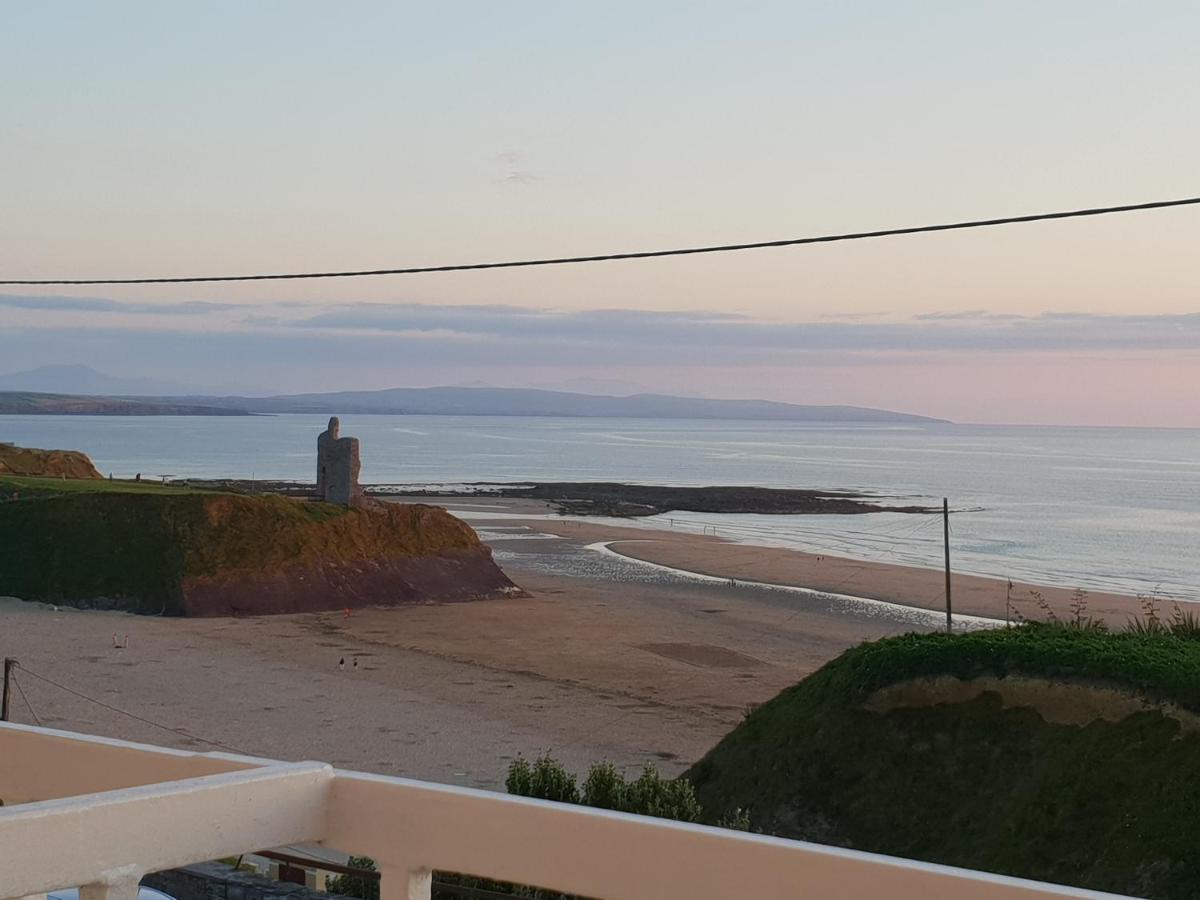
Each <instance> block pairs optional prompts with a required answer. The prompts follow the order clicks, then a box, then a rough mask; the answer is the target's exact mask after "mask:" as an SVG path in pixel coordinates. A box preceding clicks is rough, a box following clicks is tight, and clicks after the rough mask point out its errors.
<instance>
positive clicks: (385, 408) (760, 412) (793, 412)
mask: <svg viewBox="0 0 1200 900" xmlns="http://www.w3.org/2000/svg"><path fill="white" fill-rule="evenodd" d="M175 399H177V400H180V401H184V400H186V401H189V402H197V403H204V404H206V405H213V406H226V407H235V408H238V409H243V410H246V411H248V412H260V413H288V412H291V413H299V412H306V413H329V414H330V415H335V414H356V413H357V414H363V413H388V414H397V415H456V416H583V417H588V418H592V417H597V418H598V417H611V418H647V419H767V420H775V421H789V422H863V423H867V422H873V423H879V422H939V421H944V420H941V419H933V418H929V417H927V416H917V415H911V414H908V413H900V412H892V411H890V410H883V409H871V408H868V407H860V406H802V405H799V404H795V403H779V402H775V401H771V400H708V399H703V398H699V397H674V396H670V395H667V394H634V395H632V396H628V397H614V396H603V395H595V394H576V393H569V392H566V391H543V390H532V389H525V388H475V387H432V388H391V389H388V390H382V391H339V392H336V393H328V394H292V395H285V396H278V397H265V398H261V399H259V398H246V397H186V398H175Z"/></svg>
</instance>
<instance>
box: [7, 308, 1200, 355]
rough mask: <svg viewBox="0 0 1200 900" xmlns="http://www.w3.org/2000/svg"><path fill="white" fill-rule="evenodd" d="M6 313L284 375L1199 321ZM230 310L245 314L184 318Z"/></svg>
mask: <svg viewBox="0 0 1200 900" xmlns="http://www.w3.org/2000/svg"><path fill="white" fill-rule="evenodd" d="M3 305H8V306H11V307H18V308H22V309H36V310H46V309H49V310H56V311H63V310H66V311H74V312H79V313H100V314H102V316H103V315H104V314H108V313H112V312H126V313H129V312H132V313H136V314H151V313H153V314H156V315H163V314H165V315H177V316H179V319H178V321H179V327H178V328H157V327H156V328H147V327H144V326H142V325H140V324H138V325H135V324H134V323H133V322H130V323H122V324H120V325H115V324H108V325H106V324H105V322H104V320H103V318H100V319H99V320H97V319H96V318H95V317H93V320H92V321H90V322H89V323H88V325H87V327H86V328H83V327H80V325H79V324H78V322H77V321H76V317H71V318H72V321H71V322H70V324H68V323H67V322H66V321H64V320H63V319H62V318H61V317H60V316H58V315H57V314H56V315H55V316H54V317H53V318H49V317H48V318H47V319H46V321H45V322H44V323H37V324H34V323H30V322H26V323H23V324H15V323H11V322H10V323H4V324H0V330H2V331H4V332H5V333H6V334H7V337H6V338H5V340H4V341H3V342H0V355H3V352H4V350H5V347H4V345H6V344H12V342H13V341H21V340H27V339H32V337H33V336H34V335H37V337H38V340H39V342H40V343H41V346H43V347H46V346H49V345H52V344H53V343H54V341H55V340H57V341H59V342H61V343H62V344H63V345H64V346H65V345H67V344H68V343H71V344H74V343H78V342H79V341H81V340H82V341H84V342H85V343H86V341H87V340H92V341H95V340H100V336H101V334H103V335H104V340H105V341H107V342H109V344H110V345H111V346H113V347H116V346H117V345H118V344H119V343H121V342H122V341H123V342H124V344H125V346H126V347H128V348H130V349H129V352H130V353H137V354H142V353H145V352H147V348H148V347H149V346H150V345H155V343H156V342H157V345H156V346H155V349H156V350H157V348H158V347H168V346H171V347H175V348H176V350H174V351H173V352H180V353H185V354H187V355H195V354H197V353H199V354H204V353H210V352H211V353H213V354H217V355H221V354H228V355H229V356H230V357H231V358H242V357H244V356H249V357H257V356H258V355H259V354H260V353H261V354H262V355H263V356H264V358H266V357H269V358H271V359H273V360H275V361H276V362H278V363H283V362H285V361H286V360H287V359H288V357H289V356H291V357H292V358H293V359H303V358H307V357H309V356H311V357H312V358H313V359H314V360H319V359H327V360H338V361H341V362H344V363H346V364H353V363H354V362H355V360H357V359H360V358H361V359H363V360H364V361H365V360H367V359H375V360H386V359H392V360H394V361H396V362H397V364H399V363H401V362H410V361H411V362H420V361H426V362H433V361H436V362H439V363H444V364H447V365H458V364H462V365H472V364H495V365H510V364H513V363H515V362H517V361H522V360H523V361H526V362H528V361H532V360H539V361H544V362H547V363H551V362H554V363H558V364H563V365H585V364H586V365H593V366H595V365H600V366H609V365H654V366H658V365H677V364H678V365H687V366H695V367H716V366H723V365H734V366H753V365H794V364H802V365H811V366H827V365H846V364H861V365H880V364H888V365H902V364H905V363H909V364H916V363H921V364H928V363H929V362H930V361H931V360H933V359H936V358H937V357H938V356H939V355H942V354H970V355H979V354H1003V353H1026V352H1048V353H1108V352H1126V351H1136V352H1144V353H1145V352H1149V353H1158V352H1163V351H1172V352H1175V353H1193V354H1195V353H1197V352H1200V313H1188V314H1174V315H1100V314H1093V313H1075V312H1047V313H1044V314H1042V315H1038V316H1017V315H1012V314H1007V313H994V312H990V311H987V310H970V311H966V312H936V311H935V312H928V313H924V314H922V315H919V316H914V317H911V318H908V319H904V320H900V321H889V320H886V319H882V318H876V317H873V318H869V319H859V318H845V319H838V318H820V319H817V320H816V321H810V322H779V321H769V320H765V319H761V318H754V317H751V316H748V315H743V314H739V313H731V312H711V311H707V310H673V311H672V310H668V311H663V310H657V311H655V310H636V309H626V308H620V307H613V308H607V309H592V310H561V309H546V308H538V307H530V306H520V305H514V304H500V303H493V304H470V305H468V304H446V305H439V304H427V303H409V302H405V303H393V304H385V303H354V304H342V305H338V306H336V307H329V306H326V307H324V308H322V307H321V306H315V307H314V306H312V305H303V307H296V306H293V305H290V304H285V303H272V304H257V305H255V304H246V305H237V304H221V303H210V302H206V301H188V302H183V303H172V302H167V301H163V302H154V303H151V302H139V303H131V302H125V301H117V300H109V299H104V298H73V297H13V296H3V295H0V306H3ZM222 310H226V311H228V310H233V311H236V315H226V316H213V317H210V318H204V319H200V320H199V321H197V320H195V319H192V320H188V319H187V318H186V315H189V314H190V315H205V314H208V313H213V312H220V311H222ZM84 321H87V320H84ZM110 321H111V320H110ZM0 323H2V320H0ZM160 323H161V320H160ZM160 323H155V324H156V325H157V324H160ZM145 324H146V325H149V324H150V322H149V321H147V322H146V323H145ZM189 327H190V329H191V330H190V331H187V330H186V329H187V328H189ZM201 329H202V330H201ZM199 334H203V335H204V340H203V341H197V340H196V338H197V336H198V335H199ZM191 344H195V345H197V346H196V347H192V346H190V345H191ZM201 345H202V346H201ZM9 349H10V350H11V349H13V347H12V346H10V347H9Z"/></svg>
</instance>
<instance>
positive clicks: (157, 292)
mask: <svg viewBox="0 0 1200 900" xmlns="http://www.w3.org/2000/svg"><path fill="white" fill-rule="evenodd" d="M3 32H4V36H3V45H4V52H3V54H2V55H0V109H2V110H3V113H4V114H3V115H2V116H0V273H3V275H2V276H0V277H6V278H7V277H11V278H19V277H30V278H39V277H41V278H50V277H56V276H87V277H101V278H102V277H126V276H137V275H187V274H214V273H221V274H233V273H252V272H260V271H294V270H300V271H303V270H314V269H329V268H377V267H385V266H386V267H392V266H407V265H427V264H433V265H436V264H444V263H459V262H473V261H481V260H499V259H505V258H525V257H533V256H555V255H574V254H578V253H603V252H609V251H617V252H619V251H626V250H639V249H650V248H663V247H673V246H687V245H697V244H708V243H727V242H733V241H753V240H769V239H777V238H786V237H801V236H804V235H811V234H823V233H831V232H837V231H852V230H867V229H875V228H887V227H892V226H905V225H915V224H922V223H933V222H943V221H954V220H957V219H967V218H977V217H990V216H1003V215H1013V214H1021V213H1028V212H1038V211H1049V210H1054V209H1072V208H1080V207H1087V206H1095V205H1112V204H1121V203H1134V202H1139V201H1144V200H1159V199H1169V198H1174V197H1185V196H1194V195H1200V169H1198V167H1197V160H1200V53H1197V52H1196V47H1195V36H1196V35H1197V34H1200V4H1196V3H1193V2H1190V0H1189V2H1154V3H1137V2H1102V0H1087V2H1067V0H1057V2H1047V0H1037V2H1020V0H1009V2H1005V3H983V2H964V0H957V2H875V3H872V2H857V3H840V2H839V3H835V2H828V3H826V2H795V0H793V2H779V3H776V2H757V3H747V4H731V3H728V2H721V3H703V2H687V3H684V2H665V0H664V2H646V0H643V2H611V0H608V2H604V3H598V2H597V3H583V2H580V3H562V2H544V3H533V2H525V3H522V2H512V3H503V4H502V3H493V2H488V3H484V2H477V3H468V2H457V3H455V2H446V3H437V4H431V3H420V4H418V3H370V2H357V3H347V4H340V3H338V4H333V3H308V2H275V3H268V2H258V3H241V2H239V3H232V2H211V3H206V4H186V5H185V4H169V3H161V2H144V3H133V2H113V3H105V4H96V3H83V2H77V3H71V2H45V3H36V4H10V5H8V6H7V7H6V9H5V13H4V22H3ZM1198 248H1200V207H1190V208H1182V209H1177V210H1168V211H1160V212H1145V213H1133V214H1129V215H1125V216H1119V217H1111V218H1104V219H1090V220H1076V221H1068V222H1060V223H1047V224H1034V225H1026V226H1016V227H1006V228H997V229H988V230H982V231H973V232H959V233H954V234H942V235H926V236H915V237H901V238H888V239H881V240H876V241H864V242H855V243H847V244H838V245H828V246H810V247H801V248H790V249H776V250H762V251H753V252H745V253H738V254H730V255H722V256H711V257H685V258H678V259H669V260H657V261H633V262H621V263H605V264H598V265H584V266H575V267H560V268H554V269H526V270H513V271H499V272H481V273H463V274H445V275H421V276H405V277H397V278H370V279H367V278H364V279H354V280H349V279H343V280H333V281H313V282H270V283H265V284H262V283H260V284H241V285H208V286H204V285H181V286H146V287H141V286H138V287H106V288H79V289H72V288H58V287H56V288H0V292H2V296H0V372H8V371H16V370H19V369H26V368H32V367H34V366H39V365H45V364H56V363H82V364H86V365H90V366H93V367H95V368H97V369H100V370H103V371H105V372H109V373H112V374H115V375H119V376H124V377H151V378H160V379H163V380H169V381H173V382H187V383H190V384H195V385H198V386H211V385H237V386H239V387H243V388H254V389H258V390H262V391H310V390H332V389H344V388H351V387H389V386H397V385H429V384H446V383H463V382H472V381H484V382H487V383H490V384H495V385H504V386H507V385H542V386H546V385H550V386H554V385H570V384H572V383H583V382H580V381H578V380H579V379H605V380H609V381H619V382H623V383H627V384H629V385H630V386H631V389H632V387H637V386H644V387H647V388H652V389H656V390H662V391H675V392H688V393H699V394H706V395H709V396H731V397H765V398H770V399H780V400H790V401H795V402H802V403H854V404H861V405H868V406H880V407H888V408H894V409H901V410H905V411H910V412H917V413H924V414H928V415H934V416H943V417H947V418H951V419H955V420H957V421H964V422H1001V423H1012V422H1030V423H1064V424H1125V425H1164V426H1193V427H1200V394H1198V392H1197V390H1196V385H1197V384H1200V251H1198Z"/></svg>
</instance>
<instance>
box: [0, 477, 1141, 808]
mask: <svg viewBox="0 0 1200 900" xmlns="http://www.w3.org/2000/svg"><path fill="white" fill-rule="evenodd" d="M446 505H447V506H448V507H449V508H451V509H452V510H453V509H454V508H455V504H453V503H449V502H447V503H446ZM460 509H461V510H462V511H464V512H466V513H468V514H470V515H471V521H472V524H473V525H475V526H476V527H477V528H478V529H479V530H480V531H481V533H483V534H484V535H485V537H486V538H487V539H488V540H489V542H490V543H491V544H492V546H493V548H494V550H495V553H496V558H497V560H498V561H499V562H500V564H501V566H502V567H503V568H504V569H505V571H506V572H508V573H509V575H510V576H511V577H512V578H513V579H514V580H515V581H516V582H517V583H518V584H520V585H521V586H522V587H524V588H525V590H526V591H527V593H528V595H529V596H527V597H522V598H510V599H505V600H500V601H485V602H472V603H453V604H428V605H419V606H410V607H401V608H390V609H367V610H356V611H355V612H354V613H353V614H352V615H351V616H350V617H345V616H344V615H342V614H340V613H337V614H334V613H319V614H307V615H297V616H272V617H261V618H237V619H227V618H226V619H222V618H214V619H171V618H154V617H140V616H132V615H127V614H122V613H109V612H96V611H77V610H70V609H58V610H56V609H54V608H52V607H49V606H43V605H38V604H28V603H22V602H20V601H16V600H3V601H0V621H2V622H3V627H2V628H0V655H3V656H14V657H17V658H18V659H19V660H20V663H21V666H22V670H18V671H19V675H18V680H19V683H20V685H21V688H22V689H23V691H24V695H25V698H27V699H28V700H29V703H30V705H31V706H32V708H33V714H31V713H30V711H29V709H28V708H27V707H26V706H25V704H24V702H23V699H24V698H22V697H20V696H18V697H17V699H16V701H15V708H16V717H15V718H16V719H17V720H18V721H24V722H30V723H32V722H34V721H35V719H34V715H36V716H37V720H38V721H41V722H42V723H43V724H45V725H47V726H50V727H61V728H65V729H73V730H81V731H87V732H92V733H96V734H104V735H111V736H115V737H122V738H127V739H131V740H138V741H146V742H149V743H157V744H166V745H169V746H175V747H185V748H190V749H196V750H211V749H236V750H238V751H241V752H245V753H250V754H255V755H264V756H270V757H277V758H284V759H321V760H327V761H330V762H333V763H334V764H336V765H339V766H345V767H350V768H355V769H362V770H366V771H374V772H382V773H388V774H397V775H408V776H413V777H418V778H424V779H431V780H435V781H443V782H450V783H457V784H465V785H472V786H480V787H491V788H495V787H500V786H502V784H503V779H504V773H505V769H506V766H507V764H508V761H509V760H511V759H512V758H513V757H515V756H516V755H518V754H524V755H526V756H529V755H534V754H537V753H540V752H544V751H549V752H552V753H553V754H554V755H556V756H557V757H559V758H560V759H562V760H563V761H564V762H566V763H567V764H568V765H570V766H572V767H573V768H575V769H577V770H578V769H583V768H584V767H586V765H587V764H588V763H590V762H592V761H595V760H599V759H609V760H612V761H614V762H616V763H618V764H620V765H622V766H628V767H635V766H640V765H642V764H644V763H646V762H653V763H655V764H656V765H658V766H659V767H660V768H661V769H662V770H664V771H666V772H669V773H672V774H674V773H677V772H679V771H681V770H682V769H684V768H686V766H687V765H689V764H690V763H691V762H693V761H695V760H696V759H698V758H699V757H700V756H701V755H702V754H703V753H704V752H705V751H706V750H707V749H708V748H709V747H710V746H712V745H713V744H714V743H715V742H716V741H717V740H718V739H719V738H720V737H721V736H722V735H724V734H725V733H727V732H728V731H729V730H730V729H731V728H733V727H734V726H735V725H736V724H737V723H738V722H739V721H740V720H741V718H742V717H743V716H744V714H745V712H746V711H747V710H748V709H750V708H752V707H753V706H754V705H755V704H758V703H761V702H763V701H764V700H767V699H769V698H770V697H772V696H774V695H775V694H776V693H778V692H779V691H780V690H782V689H783V688H785V687H787V686H789V685H791V684H793V683H795V682H796V681H797V680H798V679H800V678H802V677H804V676H805V675H806V674H808V673H810V672H812V671H813V670H815V669H816V668H818V667H819V666H820V665H822V664H823V663H824V662H826V661H828V660H829V659H831V658H833V657H834V656H836V655H837V654H838V653H840V652H841V651H842V650H844V649H846V648H847V647H850V646H852V645H854V644H857V643H859V642H861V641H863V640H869V639H873V638H878V637H882V636H885V635H889V634H898V633H903V632H905V631H911V630H914V629H919V630H927V629H932V628H937V627H939V623H940V622H942V621H943V614H942V613H941V609H942V602H943V597H942V583H941V578H942V575H941V573H940V572H937V571H929V570H920V569H912V568H904V567H898V566H888V565H881V564H875V563H863V562H860V561H855V560H847V559H840V558H834V557H817V556H814V555H810V554H803V553H798V552H795V551H789V550H773V549H767V548H758V547H750V546H746V545H740V544H733V543H729V542H727V541H723V540H721V539H720V538H714V537H712V536H700V535H695V534H684V533H676V532H651V531H648V530H646V529H642V528H637V527H624V526H620V525H611V524H607V523H605V524H598V523H593V522H587V521H575V520H566V519H561V518H558V517H553V516H547V515H546V509H547V508H546V507H545V506H544V505H542V504H540V503H536V502H532V501H522V502H519V503H514V502H513V501H505V503H503V504H500V503H495V504H490V503H488V502H487V501H484V500H479V501H476V500H475V499H474V498H472V499H471V501H470V502H469V503H467V502H464V503H463V504H462V505H461V506H460ZM489 510H491V513H489ZM488 515H496V516H502V518H495V519H490V518H487V516H488ZM598 543H606V544H608V546H609V548H610V549H611V550H612V551H613V552H612V553H603V552H600V551H599V550H598V549H596V548H595V547H594V545H596V544H598ZM646 563H651V564H652V565H647V564H646ZM661 567H672V568H675V569H683V570H688V571H690V572H695V573H700V574H701V575H702V576H711V577H708V578H695V577H691V576H687V575H684V574H681V573H678V572H672V571H669V570H668V569H664V568H661ZM727 579H731V580H727ZM748 582H769V583H771V584H776V585H784V586H789V585H790V586H796V587H801V588H812V589H816V590H817V591H821V592H830V593H832V594H835V595H843V596H832V597H831V596H825V595H822V594H820V593H810V592H804V591H789V590H780V589H776V588H771V587H762V586H756V585H754V584H750V583H748ZM1005 590H1006V586H1005V584H1004V582H996V581H994V580H991V579H983V578H973V577H968V576H956V577H955V580H954V584H953V593H954V597H955V608H956V610H958V611H961V612H962V613H964V614H968V615H973V616H979V617H987V618H992V619H1000V620H1003V618H1004V613H1005V610H1004V606H1005ZM1028 590H1029V586H1026V585H1017V586H1015V588H1014V591H1013V596H1014V597H1015V598H1018V602H1017V603H1016V604H1014V605H1015V606H1016V607H1017V608H1018V610H1019V611H1020V612H1022V613H1024V614H1026V615H1029V616H1033V615H1034V614H1035V613H1038V612H1039V611H1038V610H1037V609H1036V607H1035V606H1034V605H1033V604H1032V603H1031V602H1029V601H1027V600H1026V599H1025V598H1026V597H1027V596H1028ZM1044 593H1045V596H1046V597H1047V599H1048V601H1049V602H1050V603H1052V604H1053V605H1054V606H1055V607H1056V608H1057V609H1060V610H1061V611H1062V614H1066V603H1067V602H1068V600H1069V594H1070V592H1069V591H1065V590H1053V589H1046V590H1045V591H1044ZM845 595H852V596H845ZM855 596H857V597H863V598H873V599H875V600H878V601H883V602H878V603H871V602H862V601H858V600H855V599H854V597H855ZM892 604H899V605H895V606H894V605H892ZM1139 610H1140V608H1139V605H1138V602H1137V601H1136V599H1134V598H1124V597H1118V596H1115V595H1102V594H1093V595H1091V596H1090V600H1089V613H1090V614H1093V615H1103V616H1104V617H1105V618H1107V619H1109V620H1111V621H1113V622H1114V623H1117V624H1120V623H1123V622H1124V621H1125V620H1126V618H1127V617H1128V616H1130V615H1133V614H1136V613H1137V612H1138V611H1139ZM114 633H117V634H118V635H126V634H127V635H128V646H127V647H124V648H116V647H113V640H112V635H113V634H114ZM339 660H344V661H345V668H344V669H343V668H339V665H338V663H339ZM356 660H357V668H356V667H355V661H356ZM37 675H41V676H44V677H45V678H49V679H51V680H53V681H56V682H58V685H61V687H60V686H56V685H53V684H51V683H49V682H47V681H43V680H40V679H39V678H37V677H36V676H37ZM64 687H65V688H70V689H72V690H74V691H77V692H78V693H81V694H85V695H87V696H89V697H91V698H94V699H96V700H100V701H102V702H104V703H106V704H108V705H109V706H112V707H117V708H119V709H121V710H125V711H127V712H130V713H134V714H136V715H137V716H139V717H140V719H134V718H131V717H130V716H127V715H123V714H121V713H119V712H115V711H113V710H112V709H109V708H106V707H104V706H100V705H98V704H96V703H94V702H92V701H91V700H86V699H83V698H81V697H79V696H77V695H76V694H72V693H68V692H67V691H66V690H63V688H64ZM143 720H145V721H143ZM150 723H154V724H150Z"/></svg>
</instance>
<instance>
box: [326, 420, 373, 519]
mask: <svg viewBox="0 0 1200 900" xmlns="http://www.w3.org/2000/svg"><path fill="white" fill-rule="evenodd" d="M341 428H342V423H341V420H340V419H338V417H337V416H333V417H332V418H331V419H330V420H329V427H328V428H327V429H326V430H325V431H323V432H321V434H320V435H318V436H317V499H318V500H323V501H325V502H326V503H340V504H341V505H343V506H355V505H357V504H358V503H361V502H362V499H363V493H362V488H361V487H359V484H358V474H359V472H360V471H361V470H362V461H361V459H360V457H359V446H358V438H352V437H342V436H341Z"/></svg>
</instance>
